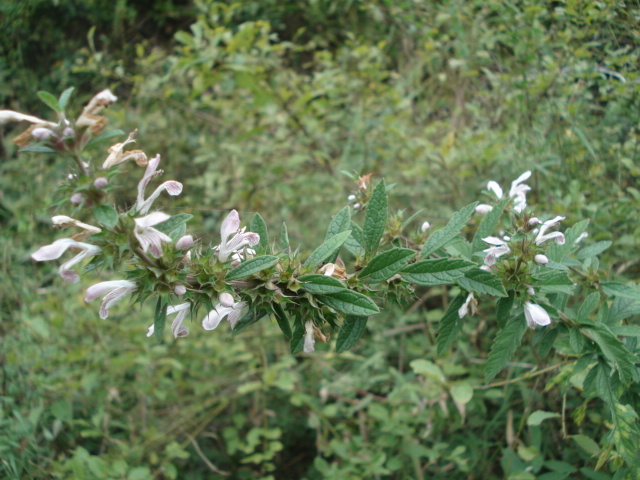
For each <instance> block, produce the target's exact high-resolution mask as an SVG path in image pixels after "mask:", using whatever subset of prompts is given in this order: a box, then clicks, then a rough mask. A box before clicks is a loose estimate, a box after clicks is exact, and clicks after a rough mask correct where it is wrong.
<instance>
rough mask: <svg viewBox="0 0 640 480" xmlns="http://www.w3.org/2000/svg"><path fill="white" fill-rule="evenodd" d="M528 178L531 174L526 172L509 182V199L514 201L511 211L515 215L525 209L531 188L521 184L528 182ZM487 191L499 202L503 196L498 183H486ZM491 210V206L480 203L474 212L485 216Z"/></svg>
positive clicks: (492, 181)
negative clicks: (514, 212)
mask: <svg viewBox="0 0 640 480" xmlns="http://www.w3.org/2000/svg"><path fill="white" fill-rule="evenodd" d="M529 177H531V172H530V171H526V172H524V173H523V174H522V175H520V176H519V177H518V178H516V179H515V180H514V181H513V182H511V188H510V189H509V197H511V198H513V199H514V204H513V210H514V211H516V212H517V213H520V212H522V211H523V210H524V209H525V208H526V207H527V196H526V194H527V192H528V191H529V190H531V187H530V186H529V185H525V184H524V183H523V182H525V181H526V180H528V179H529ZM487 190H489V191H490V192H491V193H493V194H494V195H495V196H496V198H497V199H498V200H500V199H501V198H502V197H503V195H504V192H503V191H502V188H501V187H500V185H498V182H496V181H494V180H491V181H490V182H489V183H487ZM492 209H493V207H492V206H491V205H487V204H484V203H481V204H480V205H478V206H477V207H476V212H478V213H482V214H486V213H489V212H490V211H491V210H492Z"/></svg>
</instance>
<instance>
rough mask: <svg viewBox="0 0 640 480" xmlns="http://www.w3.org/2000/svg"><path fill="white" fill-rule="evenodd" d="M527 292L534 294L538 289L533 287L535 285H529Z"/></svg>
mask: <svg viewBox="0 0 640 480" xmlns="http://www.w3.org/2000/svg"><path fill="white" fill-rule="evenodd" d="M527 293H528V294H529V295H531V296H533V295H535V294H536V291H535V290H534V289H533V287H527Z"/></svg>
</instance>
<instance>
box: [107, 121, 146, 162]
mask: <svg viewBox="0 0 640 480" xmlns="http://www.w3.org/2000/svg"><path fill="white" fill-rule="evenodd" d="M136 133H137V131H136V130H134V131H133V132H131V133H130V134H129V136H128V137H127V139H126V140H125V141H124V142H122V143H116V144H115V145H113V146H112V147H110V148H109V156H108V157H107V159H106V160H105V161H104V163H103V164H102V168H103V169H104V170H108V169H109V168H111V167H115V166H116V165H120V164H121V163H124V162H126V161H127V160H133V161H135V162H136V163H137V164H138V166H140V167H144V166H145V165H147V164H148V161H147V155H146V154H145V153H144V152H143V151H142V150H127V151H126V152H125V151H124V147H125V146H126V145H128V144H129V143H134V142H135V141H136Z"/></svg>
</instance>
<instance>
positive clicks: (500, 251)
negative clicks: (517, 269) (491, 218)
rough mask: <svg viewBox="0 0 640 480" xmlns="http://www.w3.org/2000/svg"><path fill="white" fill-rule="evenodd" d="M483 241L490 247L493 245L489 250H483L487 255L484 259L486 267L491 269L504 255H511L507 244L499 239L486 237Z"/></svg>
mask: <svg viewBox="0 0 640 480" xmlns="http://www.w3.org/2000/svg"><path fill="white" fill-rule="evenodd" d="M482 241H484V242H486V243H488V244H489V245H493V247H490V248H487V249H485V250H483V252H485V253H486V254H487V256H486V257H485V258H484V263H485V265H488V266H489V267H491V266H492V265H495V263H496V259H498V258H500V257H501V256H503V255H508V254H509V253H511V249H510V248H509V245H507V242H505V241H504V240H502V239H501V238H498V237H485V238H483V239H482Z"/></svg>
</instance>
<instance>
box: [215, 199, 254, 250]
mask: <svg viewBox="0 0 640 480" xmlns="http://www.w3.org/2000/svg"><path fill="white" fill-rule="evenodd" d="M239 227H240V216H239V215H238V212H237V211H235V210H231V212H229V215H227V217H226V218H225V219H224V220H223V221H222V225H221V227H220V238H221V240H222V242H221V243H220V245H218V246H217V247H216V250H217V252H218V260H220V261H221V262H226V261H227V260H228V259H229V256H231V255H233V254H235V253H239V252H240V250H241V249H242V248H244V247H246V246H249V247H254V246H256V245H257V244H258V243H260V235H258V234H257V233H253V232H246V233H245V230H246V227H245V228H242V229H241V230H238V228H239ZM231 235H233V237H232V238H229V237H230V236H231ZM254 253H255V252H254ZM235 260H236V261H237V260H242V257H239V258H238V257H236V258H235Z"/></svg>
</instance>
